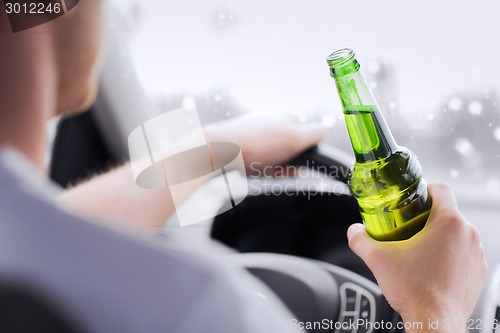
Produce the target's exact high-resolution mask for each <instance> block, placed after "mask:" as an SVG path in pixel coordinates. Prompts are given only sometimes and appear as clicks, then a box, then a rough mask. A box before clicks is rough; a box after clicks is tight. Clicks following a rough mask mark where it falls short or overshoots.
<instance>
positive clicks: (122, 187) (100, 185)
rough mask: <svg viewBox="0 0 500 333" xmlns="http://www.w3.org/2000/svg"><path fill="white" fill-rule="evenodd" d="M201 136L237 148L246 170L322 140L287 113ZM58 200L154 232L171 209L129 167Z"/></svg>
mask: <svg viewBox="0 0 500 333" xmlns="http://www.w3.org/2000/svg"><path fill="white" fill-rule="evenodd" d="M205 135H206V138H207V141H209V142H210V141H228V142H233V143H236V144H238V145H239V146H240V147H241V150H242V154H243V158H244V160H245V164H246V167H247V169H248V168H249V166H250V165H253V166H254V168H253V169H255V168H258V167H265V166H269V165H278V164H280V163H283V162H286V161H287V160H289V159H291V158H292V157H294V156H295V155H297V154H298V153H300V152H301V151H303V150H304V149H306V148H308V147H310V146H312V145H315V144H317V143H318V142H319V141H320V140H321V139H322V137H323V133H322V130H321V127H320V126H319V125H311V124H302V123H300V122H299V121H298V120H297V118H296V117H293V116H290V115H286V114H285V115H275V116H270V117H255V116H249V117H240V118H235V119H234V120H230V121H226V122H221V123H217V124H214V125H211V126H208V127H207V128H206V129H205ZM60 201H61V202H62V203H63V204H64V205H65V206H67V207H68V208H70V209H72V210H74V211H76V212H79V213H81V214H85V215H88V216H90V217H95V218H99V219H104V220H108V221H110V223H113V221H115V222H114V223H116V224H117V225H122V226H125V227H133V228H138V229H140V230H142V231H145V232H156V231H158V230H159V229H160V228H161V227H162V226H163V225H164V223H165V221H166V220H167V219H168V218H169V217H170V216H171V215H172V213H173V212H174V210H175V208H174V204H173V201H172V197H171V196H170V193H169V191H168V190H150V189H143V188H140V187H139V186H137V185H136V184H135V181H134V177H133V174H132V169H131V167H130V165H129V164H126V165H124V166H122V167H120V168H118V169H116V170H113V171H111V172H108V173H106V174H104V175H100V176H97V177H94V178H92V179H90V180H89V181H87V182H84V183H82V184H80V185H78V186H76V187H74V188H72V189H69V190H67V191H66V192H64V193H63V194H62V195H61V197H60Z"/></svg>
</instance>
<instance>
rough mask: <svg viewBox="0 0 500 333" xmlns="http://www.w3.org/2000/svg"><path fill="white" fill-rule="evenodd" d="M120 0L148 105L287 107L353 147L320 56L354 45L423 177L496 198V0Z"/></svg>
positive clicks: (499, 82)
mask: <svg viewBox="0 0 500 333" xmlns="http://www.w3.org/2000/svg"><path fill="white" fill-rule="evenodd" d="M116 2H117V4H118V5H119V6H120V10H122V11H123V13H124V14H125V16H126V17H128V24H129V25H130V29H129V33H130V36H129V47H130V52H131V55H132V59H133V62H134V65H135V67H136V70H137V72H138V75H139V78H140V81H141V83H142V85H143V87H144V89H145V91H146V92H147V94H148V95H149V97H150V99H151V100H152V101H153V102H154V104H155V105H156V106H157V107H158V110H159V111H155V112H161V111H169V110H172V109H174V108H177V107H180V106H182V105H186V104H192V103H195V104H196V106H197V109H198V111H199V112H200V114H201V118H202V121H206V122H208V121H214V120H220V119H224V118H228V117H233V116H235V115H238V114H242V113H248V112H259V113H272V112H293V113H296V114H298V115H299V116H300V117H301V118H302V119H304V120H308V121H319V122H321V123H322V124H323V126H324V127H325V129H326V134H327V135H326V142H328V143H330V144H333V145H335V146H337V147H339V148H341V149H343V150H345V151H347V152H349V153H351V147H350V144H349V140H348V135H347V131H346V128H345V123H344V120H343V115H342V112H341V108H340V103H339V101H338V97H337V93H336V91H335V86H334V83H333V80H332V79H331V78H330V77H329V71H328V67H327V65H326V61H325V58H326V57H327V55H328V54H329V53H331V52H332V51H334V50H336V49H340V48H343V47H349V48H352V49H354V50H355V51H356V57H357V59H358V60H359V62H360V63H361V69H362V71H363V73H364V75H365V77H366V78H367V79H368V81H369V84H370V85H371V87H372V88H373V92H374V94H375V96H376V98H377V100H378V103H379V105H380V108H381V110H382V112H383V114H384V116H385V118H386V120H387V121H388V123H389V126H390V128H391V130H392V131H393V134H394V137H395V139H396V140H397V142H398V143H399V144H400V145H404V146H406V147H408V148H410V149H411V150H413V151H414V152H415V153H416V154H417V155H418V156H419V158H420V160H421V163H422V166H423V169H424V176H425V178H426V179H427V180H428V181H429V182H434V181H440V182H448V183H450V184H451V185H452V186H453V188H454V190H455V191H456V192H457V194H458V196H459V198H460V199H461V201H462V202H469V203H470V202H472V203H474V204H479V203H481V204H486V205H490V206H491V205H495V204H496V205H498V203H499V202H500V173H499V170H500V107H499V105H498V103H499V99H500V98H499V97H500V90H499V89H500V79H499V74H500V62H499V61H498V59H500V44H499V43H498V40H499V37H500V36H499V34H500V20H498V17H497V16H498V12H500V4H499V3H498V2H495V1H469V2H465V3H460V4H459V3H457V2H456V1H451V0H443V1H438V2H432V3H428V4H426V5H423V4H422V3H419V2H415V3H408V2H404V3H403V2H401V1H397V0H386V1H376V2H374V1H363V2H362V4H363V5H359V4H358V5H356V6H355V5H354V4H353V3H352V2H350V1H343V2H339V1H336V2H332V1H328V0H316V1H313V2H306V1H298V0H297V1H295V0H293V1H292V0H286V1H285V0H275V1H272V2H271V1H236V0H234V1H230V0H227V1H207V0H186V1H180V2H179V1H163V0H140V1H116Z"/></svg>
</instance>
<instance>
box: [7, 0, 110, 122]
mask: <svg viewBox="0 0 500 333" xmlns="http://www.w3.org/2000/svg"><path fill="white" fill-rule="evenodd" d="M0 9H1V11H2V13H0V45H1V44H3V45H2V47H1V48H2V53H3V55H0V74H5V73H8V74H9V75H8V76H7V77H2V80H10V81H11V82H12V84H14V85H15V86H16V87H17V93H18V94H19V96H17V97H18V98H29V96H30V95H31V96H32V95H33V94H35V95H36V94H38V92H33V91H22V90H23V87H24V89H26V90H28V89H33V88H34V82H33V80H39V81H41V80H43V82H40V83H39V84H38V85H40V84H43V90H44V94H46V95H47V94H50V95H51V96H50V97H49V96H46V97H47V98H52V103H51V104H52V105H53V110H49V111H48V112H49V114H46V115H45V116H46V117H51V116H54V115H56V114H69V113H72V112H77V111H82V110H84V109H86V108H87V107H89V106H90V104H91V103H92V102H93V101H94V98H95V95H96V91H97V76H98V63H99V58H100V48H101V28H102V22H101V21H102V0H83V1H80V2H79V4H78V5H77V6H76V7H75V8H73V9H72V10H70V11H69V12H68V13H66V14H64V15H63V16H61V17H59V18H57V19H54V20H52V21H50V22H47V23H44V24H42V25H40V26H37V27H34V28H31V29H28V30H24V31H21V32H17V33H13V32H12V30H10V26H9V22H8V18H7V15H6V13H5V11H4V7H3V4H1V5H0ZM33 15H36V14H33ZM2 66H4V67H5V66H8V67H9V68H2ZM16 70H17V73H19V75H17V76H16ZM40 76H41V77H42V79H40ZM4 84H8V83H7V82H6V81H5V82H4ZM1 85H2V84H1V83H0V86H1ZM40 88H41V87H40ZM19 90H21V91H19ZM46 112H47V111H46Z"/></svg>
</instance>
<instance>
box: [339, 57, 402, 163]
mask: <svg viewBox="0 0 500 333" xmlns="http://www.w3.org/2000/svg"><path fill="white" fill-rule="evenodd" d="M358 67H359V66H358ZM332 74H333V73H332ZM336 74H337V75H332V76H333V77H334V78H335V83H336V85H337V90H338V93H339V96H340V101H341V103H342V108H343V110H344V116H345V120H346V124H347V130H348V132H349V137H350V139H351V144H352V148H353V150H354V155H355V157H356V162H358V163H365V162H371V161H376V160H380V159H383V158H386V157H388V156H390V155H391V154H393V153H394V152H395V151H396V150H397V148H398V146H397V144H396V141H395V140H394V138H393V136H392V133H391V131H390V130H389V127H388V126H387V123H386V122H385V119H384V117H383V116H382V113H381V112H380V110H379V108H378V106H377V102H376V101H375V98H374V97H373V94H372V92H371V90H370V88H369V87H368V85H367V84H366V81H365V79H364V78H363V76H362V75H361V73H360V72H359V71H358V70H356V71H354V72H350V73H348V74H346V75H338V71H337V73H336Z"/></svg>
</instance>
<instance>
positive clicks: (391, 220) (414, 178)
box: [327, 49, 431, 241]
mask: <svg viewBox="0 0 500 333" xmlns="http://www.w3.org/2000/svg"><path fill="white" fill-rule="evenodd" d="M327 63H328V66H329V67H330V74H331V76H332V77H333V78H334V79H335V83H336V86H337V91H338V94H339V96H340V101H341V103H342V108H343V110H344V116H345V121H346V124H347V130H348V132H349V137H350V139H351V144H352V148H353V150H354V155H355V157H356V163H355V164H354V166H353V168H352V170H351V174H350V175H349V186H350V188H351V190H352V192H353V194H354V197H355V198H356V200H357V202H358V205H359V208H360V211H361V215H362V216H363V220H364V223H365V226H366V230H367V231H368V233H369V234H370V235H371V236H372V237H373V238H374V239H377V240H382V241H394V240H403V239H408V238H410V237H412V236H413V235H415V234H416V233H417V232H419V231H420V230H421V229H422V228H423V227H424V225H425V223H426V221H427V217H428V216H429V211H430V208H431V200H430V197H429V196H428V193H427V184H426V182H425V180H424V179H423V178H422V167H421V165H420V162H419V161H418V158H417V156H416V155H415V154H414V153H413V152H412V151H410V150H409V149H407V148H405V147H401V146H398V145H397V144H396V141H394V138H393V136H392V133H391V131H390V130H389V127H388V126H387V124H386V122H385V120H384V118H383V116H382V113H381V112H380V110H379V108H378V106H377V102H376V101H375V98H374V97H373V94H372V92H371V90H370V88H369V87H368V85H367V84H366V81H365V79H364V78H363V76H362V75H361V72H360V71H359V67H360V65H359V63H358V61H357V60H356V59H355V55H354V52H353V51H352V50H350V49H342V50H338V51H336V52H334V53H332V54H330V56H329V57H328V58H327Z"/></svg>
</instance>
